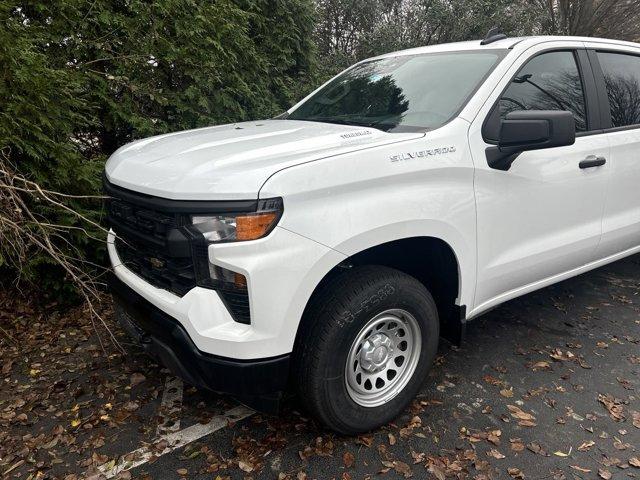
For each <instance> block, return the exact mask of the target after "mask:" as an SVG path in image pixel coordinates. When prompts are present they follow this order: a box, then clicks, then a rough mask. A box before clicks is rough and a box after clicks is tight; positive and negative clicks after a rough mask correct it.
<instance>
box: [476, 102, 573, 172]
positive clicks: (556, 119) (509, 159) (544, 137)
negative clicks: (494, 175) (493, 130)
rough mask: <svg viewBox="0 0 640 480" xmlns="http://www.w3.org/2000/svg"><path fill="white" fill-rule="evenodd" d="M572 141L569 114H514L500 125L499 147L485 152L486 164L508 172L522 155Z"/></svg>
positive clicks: (534, 112)
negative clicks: (529, 151) (519, 155)
mask: <svg viewBox="0 0 640 480" xmlns="http://www.w3.org/2000/svg"><path fill="white" fill-rule="evenodd" d="M575 141H576V122H575V120H574V118H573V114H572V113H571V112H567V111H562V110H522V111H515V112H511V113H509V114H507V116H506V117H505V118H504V119H503V120H502V121H501V122H500V138H499V139H498V145H497V147H490V148H488V149H487V162H488V163H489V166H490V167H492V168H496V169H498V170H508V169H509V168H510V167H511V164H512V163H513V161H514V160H515V159H516V158H517V156H518V154H520V153H522V152H525V151H528V150H540V149H543V148H553V147H563V146H566V145H573V144H574V143H575Z"/></svg>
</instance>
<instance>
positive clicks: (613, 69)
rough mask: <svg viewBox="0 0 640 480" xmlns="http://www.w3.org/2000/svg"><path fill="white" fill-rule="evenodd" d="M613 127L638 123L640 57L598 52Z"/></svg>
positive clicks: (639, 113) (639, 116)
mask: <svg viewBox="0 0 640 480" xmlns="http://www.w3.org/2000/svg"><path fill="white" fill-rule="evenodd" d="M598 61H599V62H600V66H601V67H602V72H603V73H604V81H605V84H606V86H607V95H608V96H609V108H610V110H611V122H612V125H613V126H614V127H627V126H629V125H637V124H640V57H636V56H634V55H626V54H623V53H609V52H598Z"/></svg>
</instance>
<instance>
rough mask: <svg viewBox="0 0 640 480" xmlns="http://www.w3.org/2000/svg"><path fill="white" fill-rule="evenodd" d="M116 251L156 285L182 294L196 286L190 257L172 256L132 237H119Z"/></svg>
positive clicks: (129, 264) (126, 264) (127, 263)
mask: <svg viewBox="0 0 640 480" xmlns="http://www.w3.org/2000/svg"><path fill="white" fill-rule="evenodd" d="M116 250H117V252H118V255H119V256H120V260H121V261H122V263H123V264H124V265H125V266H126V267H127V268H128V269H129V270H131V271H133V272H135V273H136V274H138V275H139V276H140V277H142V278H144V279H145V280H146V281H147V282H149V283H150V284H151V285H153V286H155V287H158V288H162V289H165V290H169V291H170V292H173V293H175V294H176V295H179V296H182V295H185V294H186V293H187V292H188V291H189V290H191V289H192V288H193V287H195V286H196V276H195V274H194V272H193V261H192V260H191V258H180V257H176V258H172V257H169V256H166V255H164V254H163V253H162V252H160V251H158V249H156V248H148V246H147V245H144V244H142V243H138V242H135V241H133V240H131V239H128V240H125V239H121V238H118V239H116Z"/></svg>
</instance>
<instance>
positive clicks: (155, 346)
mask: <svg viewBox="0 0 640 480" xmlns="http://www.w3.org/2000/svg"><path fill="white" fill-rule="evenodd" d="M109 289H110V291H111V294H112V295H113V297H114V300H115V301H116V302H117V303H118V305H119V306H120V307H121V308H122V309H123V310H124V311H125V312H126V314H127V319H128V320H130V321H132V322H133V326H134V327H135V329H133V330H132V329H131V328H130V327H131V325H125V327H127V328H126V329H127V331H128V332H129V333H133V334H134V335H135V333H136V332H137V335H135V336H136V337H138V340H139V341H140V342H141V344H142V346H143V347H144V348H145V350H147V351H148V352H149V353H152V354H154V355H155V356H157V357H158V358H159V359H160V361H161V362H162V363H163V364H164V365H165V366H166V367H167V368H168V369H169V370H171V371H172V372H173V373H174V374H175V375H177V376H179V377H181V378H182V379H184V380H185V381H186V382H187V383H190V384H192V385H195V386H198V387H202V388H205V389H208V390H212V391H215V392H220V393H228V394H230V395H234V396H238V397H250V396H254V395H256V396H261V395H269V394H278V393H280V392H283V391H285V390H286V387H287V382H288V378H289V361H290V360H289V359H290V355H288V354H286V355H282V356H278V357H272V358H265V359H257V360H253V359H252V360H238V359H231V358H226V357H219V356H216V355H211V354H209V353H205V352H202V351H200V350H198V348H197V347H196V346H195V344H194V343H193V340H191V338H190V337H189V334H188V333H187V331H186V330H185V329H184V327H183V326H182V325H181V324H180V323H179V322H178V321H177V320H176V319H175V318H173V317H171V316H170V315H168V314H167V313H165V312H163V311H162V310H160V309H159V308H158V307H156V306H155V305H153V304H152V303H150V302H149V301H147V300H146V299H144V298H143V297H142V296H141V295H140V294H138V293H137V292H135V291H134V290H132V289H131V288H130V287H129V286H127V285H126V284H125V283H124V282H122V281H121V280H120V279H118V278H117V277H116V276H115V275H114V274H113V273H112V274H110V275H109Z"/></svg>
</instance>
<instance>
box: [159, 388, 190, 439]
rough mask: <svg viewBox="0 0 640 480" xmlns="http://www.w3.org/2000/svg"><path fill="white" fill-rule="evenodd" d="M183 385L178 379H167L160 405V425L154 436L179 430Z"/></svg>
mask: <svg viewBox="0 0 640 480" xmlns="http://www.w3.org/2000/svg"><path fill="white" fill-rule="evenodd" d="M183 391H184V384H183V383H182V380H181V379H179V378H178V377H167V379H166V380H165V382H164V391H163V392H162V402H161V404H160V419H161V421H160V423H159V424H158V428H157V430H156V436H160V435H163V434H165V433H167V432H177V431H178V430H180V415H179V413H180V410H182V392H183Z"/></svg>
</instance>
